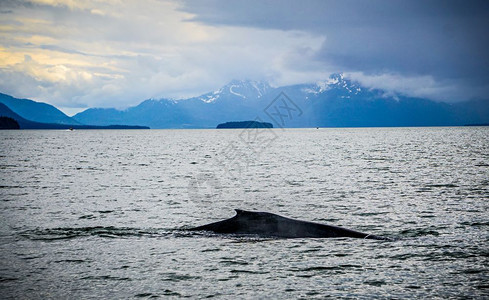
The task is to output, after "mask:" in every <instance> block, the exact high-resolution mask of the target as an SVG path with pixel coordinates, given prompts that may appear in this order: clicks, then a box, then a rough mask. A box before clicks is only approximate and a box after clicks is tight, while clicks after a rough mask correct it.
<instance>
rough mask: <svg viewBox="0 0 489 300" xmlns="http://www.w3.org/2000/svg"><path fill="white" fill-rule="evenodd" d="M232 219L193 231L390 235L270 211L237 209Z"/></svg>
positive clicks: (291, 235)
mask: <svg viewBox="0 0 489 300" xmlns="http://www.w3.org/2000/svg"><path fill="white" fill-rule="evenodd" d="M235 211H236V215H235V216H234V217H232V218H230V219H227V220H223V221H219V222H215V223H210V224H207V225H203V226H198V227H194V228H191V229H189V230H191V231H212V232H215V233H222V234H236V235H257V236H261V237H278V238H339V237H352V238H361V239H375V240H387V238H384V237H380V236H376V235H372V234H367V233H363V232H359V231H355V230H351V229H346V228H342V227H338V226H333V225H326V224H320V223H314V222H307V221H300V220H294V219H290V218H286V217H282V216H279V215H276V214H272V213H268V212H254V211H246V210H241V209H235Z"/></svg>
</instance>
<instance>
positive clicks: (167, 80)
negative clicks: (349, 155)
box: [0, 0, 489, 113]
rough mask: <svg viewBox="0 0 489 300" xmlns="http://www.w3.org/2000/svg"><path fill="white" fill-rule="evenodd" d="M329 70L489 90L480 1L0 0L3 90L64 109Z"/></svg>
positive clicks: (370, 82)
mask: <svg viewBox="0 0 489 300" xmlns="http://www.w3.org/2000/svg"><path fill="white" fill-rule="evenodd" d="M337 72H343V73H344V74H345V75H346V76H348V77H350V78H353V79H355V80H358V81H360V82H361V83H362V84H363V85H365V86H367V87H371V88H382V89H385V90H386V91H388V92H391V93H394V94H396V93H397V94H403V95H408V96H419V97H426V98H430V99H433V100H437V101H447V102H454V101H462V100H468V99H474V98H481V99H489V1H468V0H467V1H447V0H440V1H430V0H423V1H421V0H420V1H404V0H402V1H401V0H399V1H396V0H382V1H377V0H375V1H372V0H369V1H362V0H341V1H340V0H338V1H326V0H317V1H304V0H302V1H298V0H297V1H264V0H262V1H258V0H243V1H230V0H207V1H206V0H198V1H197V0H196V1H177V0H175V1H157V0H134V1H133V0H128V1H125V0H84V1H77V0H33V1H22V0H11V1H10V0H0V92H3V93H7V94H11V95H13V96H15V97H25V98H30V99H35V100H38V101H44V102H48V103H51V104H54V105H56V106H57V107H58V108H61V109H62V110H63V111H65V112H68V113H74V112H77V111H80V110H83V109H84V108H87V107H117V108H123V107H127V106H129V105H136V104H138V103H139V102H141V101H142V100H144V99H148V98H161V97H167V98H170V97H171V98H176V99H179V98H185V97H189V96H196V95H199V94H202V93H205V92H208V91H212V90H216V89H218V88H219V87H221V86H222V85H224V84H226V83H227V82H229V81H230V80H232V79H253V80H267V81H269V82H270V83H271V84H272V85H274V86H280V85H286V84H296V83H307V82H316V81H319V80H324V79H326V78H327V77H328V76H329V75H330V74H331V73H337Z"/></svg>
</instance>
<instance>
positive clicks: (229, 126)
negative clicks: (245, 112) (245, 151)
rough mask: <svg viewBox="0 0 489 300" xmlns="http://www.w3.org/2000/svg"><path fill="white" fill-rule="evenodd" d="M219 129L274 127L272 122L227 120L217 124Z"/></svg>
mask: <svg viewBox="0 0 489 300" xmlns="http://www.w3.org/2000/svg"><path fill="white" fill-rule="evenodd" d="M216 128H217V129H233V128H234V129H235V128H273V124H272V123H267V122H258V121H242V122H226V123H221V124H219V125H217V127H216Z"/></svg>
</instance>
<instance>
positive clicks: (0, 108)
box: [0, 103, 149, 129]
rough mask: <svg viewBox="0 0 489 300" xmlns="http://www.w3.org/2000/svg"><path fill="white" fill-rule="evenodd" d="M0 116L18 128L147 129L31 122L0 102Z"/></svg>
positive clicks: (144, 127) (142, 127)
mask: <svg viewBox="0 0 489 300" xmlns="http://www.w3.org/2000/svg"><path fill="white" fill-rule="evenodd" d="M0 117H7V118H11V119H13V120H15V121H16V122H17V123H18V125H19V127H20V129H70V128H72V129H149V127H146V126H126V125H109V126H91V125H73V124H56V123H41V122H33V121H30V120H27V119H24V118H23V117H21V116H19V115H18V114H17V113H15V112H13V111H12V110H11V109H10V108H8V107H7V106H6V105H5V104H3V103H0Z"/></svg>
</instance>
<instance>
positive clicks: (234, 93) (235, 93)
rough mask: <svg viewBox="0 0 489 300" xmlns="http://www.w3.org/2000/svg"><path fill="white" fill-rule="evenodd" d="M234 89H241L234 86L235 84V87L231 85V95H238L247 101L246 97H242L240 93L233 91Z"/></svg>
mask: <svg viewBox="0 0 489 300" xmlns="http://www.w3.org/2000/svg"><path fill="white" fill-rule="evenodd" d="M233 87H239V86H238V85H234V84H233V85H231V86H230V87H229V92H230V93H231V94H233V95H236V96H239V97H242V98H243V99H246V97H245V96H243V95H241V94H240V93H237V92H235V91H233Z"/></svg>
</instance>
